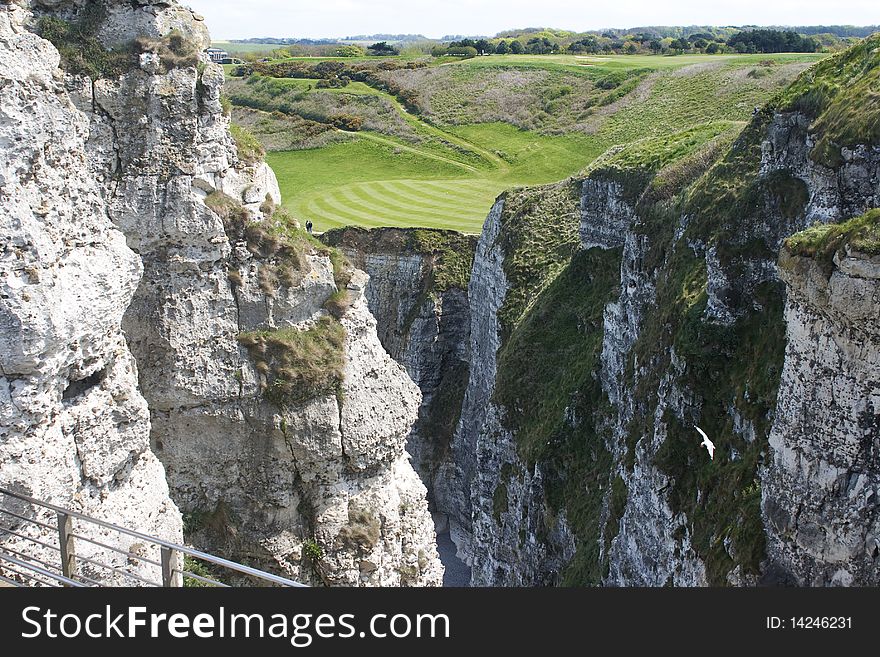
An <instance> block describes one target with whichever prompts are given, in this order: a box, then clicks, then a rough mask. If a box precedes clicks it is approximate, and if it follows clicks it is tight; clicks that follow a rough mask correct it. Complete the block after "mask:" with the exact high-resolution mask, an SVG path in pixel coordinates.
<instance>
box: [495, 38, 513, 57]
mask: <svg viewBox="0 0 880 657" xmlns="http://www.w3.org/2000/svg"><path fill="white" fill-rule="evenodd" d="M509 52H510V44H508V43H507V41H499V42H498V45H497V46H495V54H496V55H506V54H507V53H509Z"/></svg>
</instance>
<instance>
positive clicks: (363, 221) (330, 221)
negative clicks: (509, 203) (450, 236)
mask: <svg viewBox="0 0 880 657" xmlns="http://www.w3.org/2000/svg"><path fill="white" fill-rule="evenodd" d="M504 187H505V185H504V184H502V183H495V182H493V181H489V180H467V179H461V180H376V181H371V182H364V183H353V184H349V185H341V186H339V187H334V188H332V189H330V190H323V191H320V192H317V193H315V194H313V195H310V196H306V197H305V198H302V199H300V200H298V202H297V203H296V205H295V207H294V213H295V214H296V215H297V216H299V217H300V218H308V219H311V220H312V221H313V222H314V224H315V228H316V229H317V230H327V229H328V228H335V227H338V226H346V225H351V224H357V225H360V226H368V227H374V226H423V227H430V228H447V229H451V230H459V231H463V232H468V233H478V232H480V230H481V229H482V225H483V221H485V219H486V214H487V212H488V211H489V208H491V207H492V203H493V202H494V201H495V198H496V197H497V196H498V194H499V193H500V192H501V191H502V190H503V189H504Z"/></svg>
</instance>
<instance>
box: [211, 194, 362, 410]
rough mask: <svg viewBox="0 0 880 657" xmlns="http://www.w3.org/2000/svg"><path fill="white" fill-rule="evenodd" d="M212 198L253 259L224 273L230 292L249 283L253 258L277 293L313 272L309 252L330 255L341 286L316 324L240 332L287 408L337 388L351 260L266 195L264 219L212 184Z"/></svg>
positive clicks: (267, 384)
mask: <svg viewBox="0 0 880 657" xmlns="http://www.w3.org/2000/svg"><path fill="white" fill-rule="evenodd" d="M205 205H207V206H208V207H209V208H210V209H211V210H212V211H213V212H214V213H216V214H217V215H218V216H219V217H220V218H221V219H222V220H223V226H224V229H225V231H226V235H227V237H228V238H229V240H230V241H231V242H232V243H233V244H235V243H243V244H245V245H246V247H247V250H248V252H249V253H250V254H251V256H252V260H250V261H249V262H247V263H242V262H239V261H238V260H237V259H236V258H235V257H234V256H233V257H232V259H231V260H230V262H229V263H228V266H229V272H228V274H227V276H228V278H229V282H230V284H231V285H232V288H233V293H234V294H237V293H238V292H237V289H238V288H240V287H241V286H242V285H244V276H243V272H245V271H247V270H248V269H249V267H250V264H251V263H255V264H256V266H257V282H258V284H259V287H260V290H261V292H262V293H263V294H265V295H266V296H267V297H274V296H275V295H276V294H277V293H278V290H279V289H280V288H281V287H294V286H296V285H299V284H300V282H301V281H302V279H303V277H304V276H305V275H306V274H308V273H309V271H310V267H311V265H310V263H309V259H308V256H309V255H314V254H321V255H324V256H326V257H327V258H329V259H330V261H331V264H332V266H333V273H334V279H335V283H336V285H337V287H338V288H339V289H338V290H337V291H336V292H335V293H333V294H331V295H330V296H329V297H328V298H327V299H326V300H325V304H324V307H325V309H326V310H327V311H328V312H329V313H330V314H329V315H328V316H324V317H320V318H319V319H318V320H317V321H316V322H315V323H314V324H313V325H311V326H308V327H305V328H298V327H287V328H281V329H263V330H256V331H245V332H242V333H241V334H239V336H238V341H239V343H240V344H241V345H242V346H243V347H245V348H246V349H247V352H248V355H249V356H250V358H251V360H252V362H253V363H254V367H255V369H256V370H257V372H258V374H259V375H260V376H261V381H262V391H263V394H264V395H265V396H266V398H267V399H268V400H269V401H270V402H272V403H273V404H275V405H276V406H278V407H279V408H286V407H288V406H290V405H296V404H300V403H303V402H305V401H308V400H310V399H312V398H314V397H317V396H320V395H325V394H337V395H338V394H340V393H341V390H342V381H343V366H344V343H345V328H344V327H343V326H342V324H341V323H340V322H339V319H340V318H341V317H342V316H343V315H344V314H345V313H346V311H347V310H348V308H349V306H350V304H351V297H350V293H349V292H348V291H347V290H346V289H345V286H346V285H347V284H348V282H349V280H350V278H351V265H350V264H349V263H348V261H347V260H346V259H345V257H344V256H343V255H342V254H341V253H340V252H339V251H338V250H337V249H334V248H331V247H328V246H325V245H324V244H321V243H320V242H318V241H317V240H315V239H314V238H312V237H311V236H310V235H308V234H307V233H306V232H305V231H304V230H302V228H300V227H299V226H298V225H296V223H295V222H294V221H293V220H292V219H291V217H290V216H289V215H288V214H287V212H286V211H285V210H284V209H283V208H276V207H275V204H274V202H273V201H272V198H271V197H269V196H267V197H266V200H265V202H264V203H263V205H262V207H261V208H260V209H261V211H262V212H263V214H264V219H263V220H262V221H254V220H252V218H251V215H250V212H249V211H248V210H247V209H246V208H245V207H244V206H243V205H242V204H241V201H239V200H237V199H235V198H232V197H231V196H228V195H227V194H224V193H223V192H219V191H215V192H213V193H211V194H209V195H208V196H207V197H206V198H205Z"/></svg>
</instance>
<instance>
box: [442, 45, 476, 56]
mask: <svg viewBox="0 0 880 657" xmlns="http://www.w3.org/2000/svg"><path fill="white" fill-rule="evenodd" d="M446 53H447V54H448V55H452V56H453V57H476V56H477V54H478V53H477V49H476V48H474V47H473V46H450V47H449V48H448V49H447V50H446Z"/></svg>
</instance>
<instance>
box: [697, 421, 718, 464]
mask: <svg viewBox="0 0 880 657" xmlns="http://www.w3.org/2000/svg"><path fill="white" fill-rule="evenodd" d="M694 429H696V430H697V431H699V432H700V435H701V436H702V437H703V442H701V443H700V447H705V448H706V449H707V450H709V458H710V459H712V460H713V461H714V460H715V443H713V442H712V441H711V440H709V436H707V435H706V432H705V431H703V430H702V429H700V427H698V426H697V425H696V424H695V425H694Z"/></svg>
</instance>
